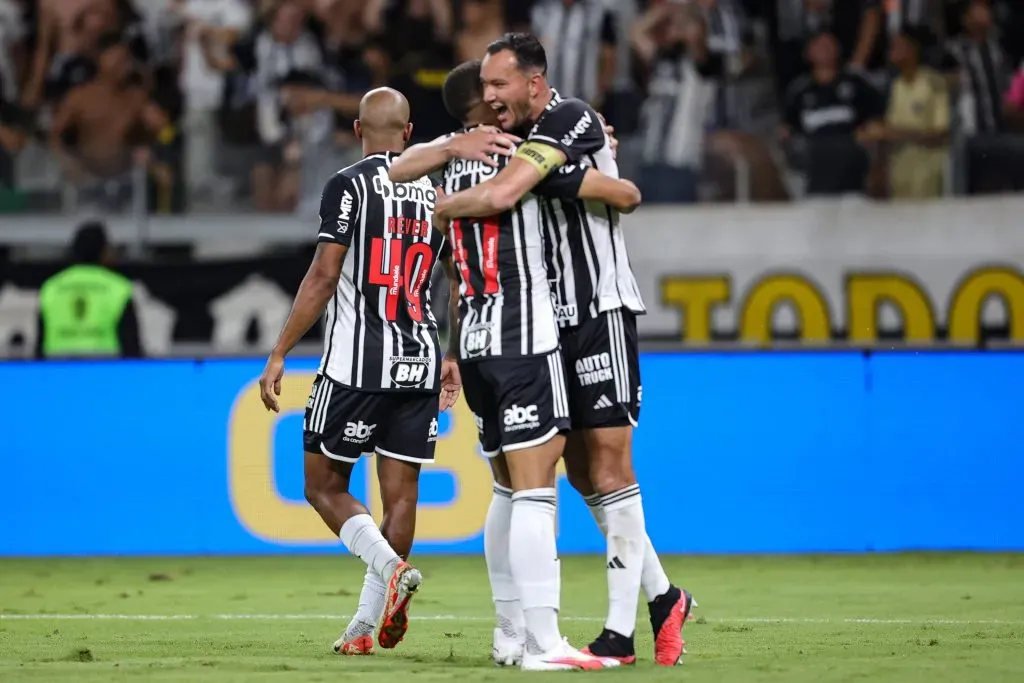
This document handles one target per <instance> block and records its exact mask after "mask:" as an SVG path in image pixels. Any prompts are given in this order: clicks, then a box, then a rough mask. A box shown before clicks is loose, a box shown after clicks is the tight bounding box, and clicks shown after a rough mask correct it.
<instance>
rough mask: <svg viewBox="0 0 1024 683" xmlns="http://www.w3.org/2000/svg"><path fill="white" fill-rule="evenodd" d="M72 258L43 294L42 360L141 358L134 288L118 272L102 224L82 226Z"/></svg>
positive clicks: (39, 345)
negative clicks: (69, 264)
mask: <svg viewBox="0 0 1024 683" xmlns="http://www.w3.org/2000/svg"><path fill="white" fill-rule="evenodd" d="M71 260H72V265H71V266H69V267H68V268H66V269H65V270H62V271H61V272H59V273H57V274H56V275H54V276H53V277H51V278H49V279H48V280H46V281H45V282H44V283H43V286H42V287H41V288H40V290H39V329H38V334H37V335H36V340H37V341H36V357H37V358H67V357H83V356H84V357H111V356H113V357H119V358H138V357H141V356H142V347H141V344H140V342H139V323H138V316H137V315H136V311H135V304H134V303H133V301H132V289H133V286H132V283H131V281H130V280H128V279H127V278H125V277H124V276H123V275H120V274H119V273H117V272H115V271H114V270H112V265H113V262H114V254H113V250H112V249H111V247H110V244H109V242H108V241H107V233H106V229H105V228H104V227H103V225H102V224H101V223H87V224H85V225H83V226H82V227H81V228H79V230H78V232H76V233H75V237H74V240H73V241H72V243H71Z"/></svg>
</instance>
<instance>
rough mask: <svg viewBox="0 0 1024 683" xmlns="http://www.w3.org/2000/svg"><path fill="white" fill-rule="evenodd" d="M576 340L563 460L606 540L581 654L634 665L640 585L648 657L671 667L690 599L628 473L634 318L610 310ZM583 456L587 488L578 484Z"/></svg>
mask: <svg viewBox="0 0 1024 683" xmlns="http://www.w3.org/2000/svg"><path fill="white" fill-rule="evenodd" d="M576 337H577V346H576V348H575V349H574V350H575V354H574V357H573V358H571V359H570V360H569V368H570V370H571V380H570V382H571V385H570V386H571V389H570V392H571V395H572V404H573V408H574V411H573V419H574V426H576V427H578V428H580V432H581V435H580V437H574V438H573V442H572V451H571V452H570V454H569V460H568V462H569V463H572V466H573V469H574V471H575V472H576V475H575V479H576V481H577V484H579V485H580V487H581V488H584V491H585V492H586V493H589V494H590V495H589V496H587V497H586V499H587V503H588V506H589V507H590V508H591V510H592V511H593V512H594V513H595V518H596V519H597V521H598V524H599V526H603V527H604V528H605V535H606V538H607V554H606V562H607V572H608V602H609V606H608V619H607V620H606V622H605V628H604V630H603V631H602V633H601V635H600V636H598V638H597V639H596V640H595V641H594V642H593V643H591V645H590V646H589V647H588V650H589V651H590V652H592V653H594V654H595V655H599V656H604V657H615V658H617V659H618V660H620V661H622V662H630V661H634V660H635V648H634V644H633V636H634V632H635V630H636V610H637V601H638V595H639V592H640V588H641V586H643V588H644V591H645V593H646V594H647V597H648V600H649V605H648V607H649V610H650V612H651V621H652V625H653V626H654V628H655V635H656V638H657V641H658V642H657V643H656V652H655V659H656V661H657V662H658V663H660V664H675V663H676V661H678V659H679V657H680V656H681V655H682V649H683V642H682V637H681V634H680V630H681V628H682V621H683V620H685V617H686V616H687V614H688V613H689V610H690V607H691V605H690V602H691V600H690V597H689V595H688V594H686V593H685V592H684V591H680V590H679V589H678V588H675V587H674V586H672V585H671V584H670V583H669V581H668V578H667V576H665V572H664V570H663V569H662V567H661V563H660V561H659V560H658V557H657V554H656V553H655V552H654V548H653V546H652V545H651V543H650V539H649V537H648V536H647V530H646V523H645V520H644V511H643V503H642V499H641V496H640V486H639V484H638V483H637V481H636V476H635V474H634V471H633V461H632V438H633V426H634V425H635V424H636V423H637V420H638V419H639V409H640V392H641V387H640V370H639V351H638V344H637V336H636V320H635V317H634V316H633V315H632V314H631V313H629V312H623V311H621V310H619V311H611V312H608V313H604V314H602V315H601V316H600V317H599V318H597V319H596V320H593V321H589V322H588V323H585V328H583V329H580V330H579V331H578V332H577V333H576ZM583 452H585V453H586V459H587V462H588V474H589V483H590V487H584V486H583V485H582V483H581V481H580V480H581V479H582V477H581V476H580V471H579V470H580V461H581V458H582V455H581V454H582V453H583ZM652 594H653V596H652ZM677 622H678V623H677ZM669 659H671V660H672V661H668V660H669Z"/></svg>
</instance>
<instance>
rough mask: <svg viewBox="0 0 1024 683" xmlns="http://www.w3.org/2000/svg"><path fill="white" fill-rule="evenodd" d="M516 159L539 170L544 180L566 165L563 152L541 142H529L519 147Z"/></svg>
mask: <svg viewBox="0 0 1024 683" xmlns="http://www.w3.org/2000/svg"><path fill="white" fill-rule="evenodd" d="M516 158H517V159H522V160H523V161H525V162H527V163H528V164H530V165H531V166H533V167H534V168H535V169H537V170H538V171H539V172H540V175H541V177H542V178H546V177H547V176H548V174H550V173H551V171H553V170H555V169H556V168H558V167H559V166H561V165H562V164H564V163H565V155H563V154H562V152H561V151H559V150H557V149H555V148H554V147H552V146H551V145H546V144H544V143H541V142H530V141H527V142H524V143H523V144H521V145H519V149H517V150H516Z"/></svg>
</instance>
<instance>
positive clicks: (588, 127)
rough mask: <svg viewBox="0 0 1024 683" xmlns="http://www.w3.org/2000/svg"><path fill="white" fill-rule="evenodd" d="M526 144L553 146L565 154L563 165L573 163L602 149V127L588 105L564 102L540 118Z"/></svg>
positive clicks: (572, 101)
mask: <svg viewBox="0 0 1024 683" xmlns="http://www.w3.org/2000/svg"><path fill="white" fill-rule="evenodd" d="M530 142H535V143H541V144H543V145H548V146H550V147H554V148H555V149H557V150H559V151H560V152H562V153H563V154H564V155H565V157H566V160H567V161H566V163H568V164H575V163H578V162H579V160H580V159H582V158H583V157H584V156H586V155H587V154H592V153H594V152H596V151H597V150H599V149H601V148H602V147H604V144H605V137H604V126H602V125H601V119H599V118H598V116H597V112H595V111H594V110H593V109H591V107H590V105H588V104H587V103H585V102H583V101H581V100H577V99H571V100H566V101H564V102H562V103H561V104H559V105H558V106H556V107H555V108H554V109H552V110H551V111H549V112H547V113H546V114H545V115H544V116H543V117H541V120H540V121H539V122H538V123H537V127H536V128H535V129H534V130H533V132H532V133H531V134H530V137H529V138H527V144H529V143H530Z"/></svg>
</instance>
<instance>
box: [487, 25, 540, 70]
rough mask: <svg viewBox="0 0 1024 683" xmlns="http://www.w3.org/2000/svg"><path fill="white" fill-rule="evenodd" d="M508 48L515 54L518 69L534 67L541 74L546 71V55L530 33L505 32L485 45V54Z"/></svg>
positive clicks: (538, 41)
mask: <svg viewBox="0 0 1024 683" xmlns="http://www.w3.org/2000/svg"><path fill="white" fill-rule="evenodd" d="M504 50H508V51H509V52H511V53H512V54H514V55H515V56H516V62H517V63H518V64H519V70H520V71H528V70H530V69H536V70H537V71H540V72H541V73H542V74H547V72H548V55H547V53H546V52H544V46H543V45H541V44H540V40H538V39H537V36H535V35H533V34H532V33H506V34H505V35H503V36H502V37H501V38H498V39H497V40H496V41H494V42H493V43H491V44H490V45H488V46H487V54H489V55H496V54H498V53H499V52H502V51H504Z"/></svg>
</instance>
